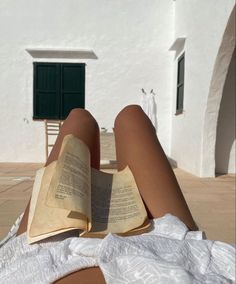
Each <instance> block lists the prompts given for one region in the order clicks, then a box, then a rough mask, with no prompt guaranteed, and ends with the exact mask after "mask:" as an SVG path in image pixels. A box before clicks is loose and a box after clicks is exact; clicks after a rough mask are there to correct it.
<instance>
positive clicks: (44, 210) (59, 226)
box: [27, 162, 87, 243]
mask: <svg viewBox="0 0 236 284" xmlns="http://www.w3.org/2000/svg"><path fill="white" fill-rule="evenodd" d="M56 163H57V162H53V163H51V164H50V165H49V166H47V167H44V168H41V169H40V170H38V171H37V173H36V177H35V182H34V187H33V191H32V197H31V201H30V209H29V217H28V226H27V239H28V242H29V243H33V242H36V241H38V240H41V239H45V238H47V237H50V236H53V235H56V234H58V233H59V232H60V233H61V232H65V231H68V230H74V229H78V228H80V229H82V230H85V229H86V228H87V220H86V218H84V216H83V215H81V216H79V217H80V219H77V218H73V216H72V215H73V214H72V213H73V212H71V211H70V210H66V209H58V208H52V207H48V206H46V204H45V203H46V197H47V193H48V190H49V184H50V182H51V178H52V175H53V172H54V171H55V167H56Z"/></svg>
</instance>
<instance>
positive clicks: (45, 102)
mask: <svg viewBox="0 0 236 284" xmlns="http://www.w3.org/2000/svg"><path fill="white" fill-rule="evenodd" d="M59 73H60V66H59V65H58V64H55V63H54V64H53V63H52V64H50V63H34V118H36V119H39V118H40V119H45V118H48V119H59V114H60V96H59V88H60V82H59V78H60V76H59Z"/></svg>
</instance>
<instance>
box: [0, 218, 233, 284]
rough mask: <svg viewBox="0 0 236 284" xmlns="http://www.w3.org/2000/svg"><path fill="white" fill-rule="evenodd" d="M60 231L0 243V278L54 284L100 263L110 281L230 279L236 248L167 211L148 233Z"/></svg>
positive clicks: (0, 280) (161, 281) (216, 281)
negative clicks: (91, 234) (102, 235)
mask: <svg viewBox="0 0 236 284" xmlns="http://www.w3.org/2000/svg"><path fill="white" fill-rule="evenodd" d="M68 236H69V234H68V233H65V234H61V235H58V236H55V237H52V238H50V240H47V241H42V242H40V243H38V244H33V245H28V244H27V243H26V235H25V234H22V235H20V236H18V237H15V238H12V239H10V240H9V241H8V242H7V243H5V245H3V246H2V247H1V248H0V283H4V284H7V283H14V284H17V283H24V284H27V283H44V284H45V283H52V282H53V281H55V280H56V279H59V278H61V277H63V276H65V275H67V274H69V273H71V272H73V271H76V270H79V269H82V268H86V267H93V266H100V268H101V270H102V272H103V274H104V277H105V280H106V282H107V283H111V284H113V283H135V284H136V283H148V284H152V283H164V284H166V283H171V284H172V283H181V284H183V283H232V281H235V248H234V247H233V246H231V245H229V244H226V243H222V242H218V241H210V240H203V237H202V232H200V231H197V232H190V231H188V229H187V227H186V226H185V224H183V223H182V222H181V221H180V220H179V219H178V218H176V217H174V216H173V215H170V214H167V215H165V216H164V217H162V218H158V219H155V220H154V221H153V230H152V231H151V232H149V233H146V234H143V235H139V236H132V237H119V236H117V235H112V234H109V235H108V236H106V237H105V238H104V239H93V238H78V237H68Z"/></svg>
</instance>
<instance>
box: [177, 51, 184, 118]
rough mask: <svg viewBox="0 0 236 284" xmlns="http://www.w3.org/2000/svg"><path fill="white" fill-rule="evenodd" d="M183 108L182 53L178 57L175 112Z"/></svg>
mask: <svg viewBox="0 0 236 284" xmlns="http://www.w3.org/2000/svg"><path fill="white" fill-rule="evenodd" d="M183 108H184V54H183V55H181V56H180V58H179V59H178V72H177V99H176V114H180V113H182V112H183Z"/></svg>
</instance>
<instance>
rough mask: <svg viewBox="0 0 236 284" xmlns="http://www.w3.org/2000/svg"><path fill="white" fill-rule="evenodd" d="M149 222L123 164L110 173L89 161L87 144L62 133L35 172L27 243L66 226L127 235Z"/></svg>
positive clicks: (84, 233)
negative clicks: (54, 153) (55, 154)
mask: <svg viewBox="0 0 236 284" xmlns="http://www.w3.org/2000/svg"><path fill="white" fill-rule="evenodd" d="M149 227H150V222H149V220H148V218H147V212H146V209H145V206H144V204H143V201H142V199H141V196H140V194H139V191H138V188H137V185H136V183H135V180H134V177H133V175H132V173H131V171H130V169H129V168H128V167H126V168H125V169H124V170H123V171H120V172H117V173H115V174H109V173H105V172H102V171H98V170H96V169H93V168H91V166H90V151H89V149H88V147H87V146H86V145H85V144H84V143H83V142H82V141H81V140H79V139H77V138H76V137H74V136H73V135H67V136H66V137H65V138H64V140H63V144H62V147H61V152H60V155H59V158H58V160H57V161H54V162H53V163H51V164H50V165H48V166H47V167H43V168H41V169H39V170H38V171H37V173H36V177H35V182H34V187H33V192H32V197H31V202H30V210H29V218H28V226H27V239H28V242H29V243H34V242H36V241H39V240H42V239H45V238H47V237H50V236H53V235H57V234H59V233H62V232H66V231H69V230H74V229H79V230H80V231H79V232H78V234H79V235H81V236H86V237H103V236H104V235H106V234H108V233H117V234H121V235H132V234H137V233H141V232H144V231H147V230H148V228H149Z"/></svg>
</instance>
